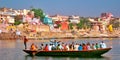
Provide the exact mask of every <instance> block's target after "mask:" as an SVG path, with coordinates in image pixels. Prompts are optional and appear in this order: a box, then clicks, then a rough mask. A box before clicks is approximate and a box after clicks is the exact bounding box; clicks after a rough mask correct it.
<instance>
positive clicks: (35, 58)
mask: <svg viewBox="0 0 120 60" xmlns="http://www.w3.org/2000/svg"><path fill="white" fill-rule="evenodd" d="M25 60H111V59H110V57H96V58H95V57H94V58H80V57H53V56H52V57H50V56H45V57H44V56H29V55H26V56H25Z"/></svg>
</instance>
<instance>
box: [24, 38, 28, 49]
mask: <svg viewBox="0 0 120 60" xmlns="http://www.w3.org/2000/svg"><path fill="white" fill-rule="evenodd" d="M23 40H24V46H25V49H27V42H28V39H27V38H26V36H24V38H23Z"/></svg>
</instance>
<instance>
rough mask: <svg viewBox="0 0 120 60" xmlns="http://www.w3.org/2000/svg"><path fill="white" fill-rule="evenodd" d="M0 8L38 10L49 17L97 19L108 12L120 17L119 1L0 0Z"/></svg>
mask: <svg viewBox="0 0 120 60" xmlns="http://www.w3.org/2000/svg"><path fill="white" fill-rule="evenodd" d="M0 7H7V8H13V9H30V7H34V8H40V9H42V10H43V11H44V12H45V13H46V14H49V15H55V14H60V15H79V16H82V17H99V16H100V14H101V13H104V12H110V13H112V14H113V16H115V17H120V0H0Z"/></svg>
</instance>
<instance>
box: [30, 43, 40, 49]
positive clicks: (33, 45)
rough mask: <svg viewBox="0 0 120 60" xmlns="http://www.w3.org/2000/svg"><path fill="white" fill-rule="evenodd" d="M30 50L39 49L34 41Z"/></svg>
mask: <svg viewBox="0 0 120 60" xmlns="http://www.w3.org/2000/svg"><path fill="white" fill-rule="evenodd" d="M30 50H38V48H37V46H36V45H35V44H34V43H32V45H31V47H30Z"/></svg>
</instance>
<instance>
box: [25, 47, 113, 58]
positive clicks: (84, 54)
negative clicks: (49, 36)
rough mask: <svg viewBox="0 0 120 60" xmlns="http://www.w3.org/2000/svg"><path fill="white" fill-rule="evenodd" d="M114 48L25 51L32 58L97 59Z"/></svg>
mask: <svg viewBox="0 0 120 60" xmlns="http://www.w3.org/2000/svg"><path fill="white" fill-rule="evenodd" d="M111 49H112V48H101V49H95V50H86V51H60V50H53V51H44V50H37V51H32V50H23V51H24V52H26V53H27V54H29V55H31V56H81V57H97V56H101V55H102V54H104V53H106V52H108V51H109V50H111Z"/></svg>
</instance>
